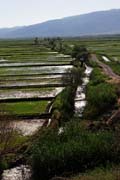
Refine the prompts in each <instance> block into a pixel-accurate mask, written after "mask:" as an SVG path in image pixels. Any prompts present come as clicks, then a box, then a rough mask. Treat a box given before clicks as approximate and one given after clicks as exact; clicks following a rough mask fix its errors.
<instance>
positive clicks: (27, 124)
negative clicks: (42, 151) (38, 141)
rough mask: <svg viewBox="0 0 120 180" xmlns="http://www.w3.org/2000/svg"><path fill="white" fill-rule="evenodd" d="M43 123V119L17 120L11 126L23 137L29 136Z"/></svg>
mask: <svg viewBox="0 0 120 180" xmlns="http://www.w3.org/2000/svg"><path fill="white" fill-rule="evenodd" d="M44 122H45V119H32V120H30V119H29V120H19V121H14V122H13V126H14V128H15V129H16V130H17V131H18V132H19V133H20V134H22V135H23V136H30V135H33V134H34V133H35V132H36V131H37V130H38V129H39V128H40V127H42V126H43V124H44Z"/></svg>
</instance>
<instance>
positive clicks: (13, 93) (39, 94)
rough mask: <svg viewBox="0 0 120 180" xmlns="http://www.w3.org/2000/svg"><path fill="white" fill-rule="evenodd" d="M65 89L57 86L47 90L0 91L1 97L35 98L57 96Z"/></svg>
mask: <svg viewBox="0 0 120 180" xmlns="http://www.w3.org/2000/svg"><path fill="white" fill-rule="evenodd" d="M62 90H63V87H57V88H55V89H53V90H52V89H51V90H46V91H40V90H36V91H29V90H28V91H27V90H26V91H24V90H12V91H3V90H2V91H0V99H14V98H15V99H19V98H33V97H38V98H40V97H43V98H44V97H53V98H54V97H55V96H57V94H59V93H60V92H61V91H62Z"/></svg>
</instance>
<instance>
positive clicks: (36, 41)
mask: <svg viewBox="0 0 120 180" xmlns="http://www.w3.org/2000/svg"><path fill="white" fill-rule="evenodd" d="M34 44H35V45H39V39H38V37H36V38H35V39H34Z"/></svg>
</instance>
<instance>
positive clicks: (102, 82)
mask: <svg viewBox="0 0 120 180" xmlns="http://www.w3.org/2000/svg"><path fill="white" fill-rule="evenodd" d="M106 79H107V77H106V76H105V75H103V74H102V73H101V72H100V69H98V68H95V69H94V71H93V73H92V76H91V81H90V83H89V84H88V87H87V93H86V95H87V106H86V108H85V111H84V116H85V118H89V119H92V118H97V117H98V116H100V115H102V114H103V113H104V112H105V111H107V110H108V109H110V108H112V107H113V106H114V105H115V103H116V101H117V95H116V89H115V87H114V85H111V84H109V83H107V82H106Z"/></svg>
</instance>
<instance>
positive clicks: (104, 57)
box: [102, 56, 110, 62]
mask: <svg viewBox="0 0 120 180" xmlns="http://www.w3.org/2000/svg"><path fill="white" fill-rule="evenodd" d="M102 58H103V60H104V61H105V62H110V59H108V58H107V57H106V56H102Z"/></svg>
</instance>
